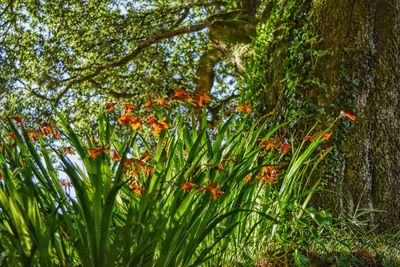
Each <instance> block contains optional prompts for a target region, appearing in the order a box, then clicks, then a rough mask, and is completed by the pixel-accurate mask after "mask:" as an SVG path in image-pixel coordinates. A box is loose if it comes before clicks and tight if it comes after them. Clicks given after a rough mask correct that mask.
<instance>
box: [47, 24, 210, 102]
mask: <svg viewBox="0 0 400 267" xmlns="http://www.w3.org/2000/svg"><path fill="white" fill-rule="evenodd" d="M209 26H210V22H209V21H208V20H204V21H202V22H200V23H198V24H195V25H190V26H186V27H181V28H178V29H175V30H171V31H167V32H161V33H159V34H156V35H154V36H152V37H150V38H149V39H147V40H145V41H143V42H141V43H139V44H138V46H137V47H136V48H135V49H134V50H132V51H131V52H130V53H129V54H127V55H126V56H125V57H123V58H121V59H119V60H115V61H112V62H108V63H105V64H103V65H101V66H99V67H97V68H95V70H94V71H93V72H92V73H89V74H86V75H83V76H81V77H75V78H74V79H72V80H71V81H70V82H68V83H67V85H66V86H65V89H64V90H63V91H61V93H60V94H59V95H58V96H57V97H56V98H55V99H54V101H55V102H56V103H57V102H58V101H59V100H60V99H61V98H62V97H63V96H64V95H65V94H66V92H67V91H68V90H69V89H70V88H71V87H72V85H74V84H79V83H82V82H85V81H89V80H90V79H92V78H94V77H96V76H97V75H99V74H101V73H102V72H103V71H105V70H108V69H112V68H116V67H121V66H124V65H126V64H128V63H129V62H130V61H132V60H133V59H134V58H135V57H137V56H138V55H139V54H140V52H142V51H143V50H144V49H145V48H147V47H149V46H151V45H154V44H157V43H159V42H161V41H163V40H165V39H168V38H172V37H175V36H179V35H182V34H187V33H192V32H197V31H200V30H202V29H205V28H207V27H209Z"/></svg>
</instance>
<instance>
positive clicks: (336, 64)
mask: <svg viewBox="0 0 400 267" xmlns="http://www.w3.org/2000/svg"><path fill="white" fill-rule="evenodd" d="M309 18H310V20H309V21H310V24H311V31H312V32H314V33H315V34H317V35H319V36H320V37H322V38H323V41H322V43H321V47H322V48H323V49H327V50H329V51H332V52H333V55H332V56H329V57H324V58H321V60H319V61H318V63H317V64H316V65H315V68H314V70H315V71H314V75H317V76H318V77H319V78H320V79H321V80H323V81H326V82H327V83H328V84H329V85H330V91H329V93H326V94H321V93H317V90H315V89H314V90H311V92H310V97H311V98H312V99H314V100H315V101H316V102H317V103H318V105H319V106H321V107H324V108H325V110H326V111H327V113H328V114H332V113H333V114H335V115H337V114H338V112H339V110H341V109H351V110H348V111H349V112H354V113H355V114H356V115H357V116H358V120H357V122H356V123H354V125H353V126H351V127H350V128H349V129H348V131H345V134H342V135H341V138H343V139H342V140H343V142H341V143H339V145H338V149H339V153H341V159H342V162H337V163H338V164H340V168H339V170H340V171H339V172H338V173H337V175H336V177H335V179H334V180H333V183H334V184H335V188H336V191H337V192H338V193H339V195H338V196H339V198H337V200H336V201H334V202H336V203H332V201H330V202H331V203H330V204H331V205H332V204H335V205H336V207H339V208H340V209H341V210H343V209H345V210H347V211H349V212H350V213H352V214H354V212H356V211H357V209H358V210H359V211H360V209H371V210H372V209H374V210H381V211H383V212H377V213H371V214H370V215H371V216H370V219H371V220H372V222H373V223H377V224H378V225H379V226H380V227H381V229H385V228H388V227H390V226H396V225H397V224H398V223H399V222H400V194H399V192H400V104H399V101H400V96H399V94H400V56H399V55H400V1H399V0H379V1H376V0H358V1H357V0H351V1H349V0H314V1H312V5H311V9H310V15H309ZM319 92H320V91H319ZM332 104H334V105H332ZM344 135H346V136H344ZM332 199H333V198H331V200H332ZM324 202H325V203H326V201H324Z"/></svg>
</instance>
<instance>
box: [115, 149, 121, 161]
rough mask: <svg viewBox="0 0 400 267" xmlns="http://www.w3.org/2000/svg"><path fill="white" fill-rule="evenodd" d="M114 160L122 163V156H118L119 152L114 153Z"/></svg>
mask: <svg viewBox="0 0 400 267" xmlns="http://www.w3.org/2000/svg"><path fill="white" fill-rule="evenodd" d="M113 160H115V161H120V160H121V156H120V155H119V154H118V151H117V150H114V151H113Z"/></svg>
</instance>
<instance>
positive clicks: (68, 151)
mask: <svg viewBox="0 0 400 267" xmlns="http://www.w3.org/2000/svg"><path fill="white" fill-rule="evenodd" d="M63 150H64V153H65V154H74V153H75V152H74V149H73V148H72V146H67V147H64V149H63Z"/></svg>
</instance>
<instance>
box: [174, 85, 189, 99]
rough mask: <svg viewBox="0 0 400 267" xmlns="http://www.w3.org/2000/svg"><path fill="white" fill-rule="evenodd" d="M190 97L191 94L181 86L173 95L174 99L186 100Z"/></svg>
mask: <svg viewBox="0 0 400 267" xmlns="http://www.w3.org/2000/svg"><path fill="white" fill-rule="evenodd" d="M188 99H189V94H188V93H187V92H186V91H185V89H183V88H180V89H178V90H176V91H175V94H174V95H173V96H172V100H185V101H187V100H188Z"/></svg>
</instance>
